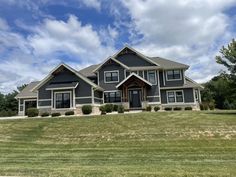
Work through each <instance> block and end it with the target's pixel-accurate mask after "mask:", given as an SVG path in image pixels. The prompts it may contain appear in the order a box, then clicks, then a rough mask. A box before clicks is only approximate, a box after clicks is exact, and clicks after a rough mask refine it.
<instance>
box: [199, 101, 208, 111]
mask: <svg viewBox="0 0 236 177" xmlns="http://www.w3.org/2000/svg"><path fill="white" fill-rule="evenodd" d="M200 109H201V110H208V104H207V103H201V104H200Z"/></svg>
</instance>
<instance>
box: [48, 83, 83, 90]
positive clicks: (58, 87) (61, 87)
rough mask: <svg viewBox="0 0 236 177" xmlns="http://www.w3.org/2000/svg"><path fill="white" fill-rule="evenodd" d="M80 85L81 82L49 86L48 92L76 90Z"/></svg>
mask: <svg viewBox="0 0 236 177" xmlns="http://www.w3.org/2000/svg"><path fill="white" fill-rule="evenodd" d="M78 84H79V82H71V83H58V84H50V85H48V86H47V88H46V90H64V89H74V88H76V87H77V86H78Z"/></svg>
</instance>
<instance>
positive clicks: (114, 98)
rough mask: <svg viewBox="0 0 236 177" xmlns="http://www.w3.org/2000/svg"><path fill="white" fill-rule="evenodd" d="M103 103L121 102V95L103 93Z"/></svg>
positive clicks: (117, 93)
mask: <svg viewBox="0 0 236 177" xmlns="http://www.w3.org/2000/svg"><path fill="white" fill-rule="evenodd" d="M104 101H105V103H117V102H121V93H120V91H114V92H105V93H104Z"/></svg>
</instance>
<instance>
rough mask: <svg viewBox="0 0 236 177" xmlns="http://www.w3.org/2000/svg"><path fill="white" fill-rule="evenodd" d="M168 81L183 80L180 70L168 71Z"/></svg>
mask: <svg viewBox="0 0 236 177" xmlns="http://www.w3.org/2000/svg"><path fill="white" fill-rule="evenodd" d="M166 77H167V80H181V72H180V70H179V69H178V70H168V71H166Z"/></svg>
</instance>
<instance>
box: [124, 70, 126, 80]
mask: <svg viewBox="0 0 236 177" xmlns="http://www.w3.org/2000/svg"><path fill="white" fill-rule="evenodd" d="M124 78H126V69H124Z"/></svg>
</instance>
